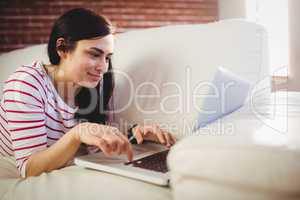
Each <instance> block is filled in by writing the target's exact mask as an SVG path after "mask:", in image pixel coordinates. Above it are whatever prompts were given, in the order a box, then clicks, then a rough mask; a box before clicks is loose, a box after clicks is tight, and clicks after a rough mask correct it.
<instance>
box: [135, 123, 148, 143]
mask: <svg viewBox="0 0 300 200" xmlns="http://www.w3.org/2000/svg"><path fill="white" fill-rule="evenodd" d="M144 131H145V130H144V127H143V130H141V127H140V126H136V127H135V128H134V129H133V132H134V137H135V139H136V141H137V143H138V144H141V143H143V141H144V136H143V132H144Z"/></svg>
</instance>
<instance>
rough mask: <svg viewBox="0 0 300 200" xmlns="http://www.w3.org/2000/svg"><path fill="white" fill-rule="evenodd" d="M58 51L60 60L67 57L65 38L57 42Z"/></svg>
mask: <svg viewBox="0 0 300 200" xmlns="http://www.w3.org/2000/svg"><path fill="white" fill-rule="evenodd" d="M56 51H57V54H58V55H59V57H60V58H65V57H66V55H67V45H66V41H65V39H64V38H58V39H57V40H56Z"/></svg>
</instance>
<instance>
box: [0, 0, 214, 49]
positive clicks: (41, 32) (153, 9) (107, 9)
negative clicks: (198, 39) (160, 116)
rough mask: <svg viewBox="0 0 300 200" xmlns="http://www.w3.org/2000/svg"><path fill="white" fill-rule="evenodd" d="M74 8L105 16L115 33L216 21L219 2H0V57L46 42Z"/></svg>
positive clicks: (22, 0) (29, 0)
mask: <svg viewBox="0 0 300 200" xmlns="http://www.w3.org/2000/svg"><path fill="white" fill-rule="evenodd" d="M75 7H86V8H89V9H92V10H94V11H95V12H98V13H101V14H104V15H106V16H108V17H109V18H110V19H111V21H112V22H113V24H114V25H115V26H116V27H117V32H123V31H126V30H130V29H138V28H147V27H156V26H163V25H169V24H189V23H207V22H211V21H216V20H217V19H218V0H52V1H50V0H26V1H25V0H1V1H0V53H1V52H7V51H10V50H13V49H17V48H23V47H25V46H28V45H32V44H39V43H45V42H47V40H48V35H49V34H50V30H51V26H52V24H53V21H54V20H55V19H56V18H57V17H58V16H60V15H61V14H62V13H64V12H65V11H67V10H69V9H71V8H75Z"/></svg>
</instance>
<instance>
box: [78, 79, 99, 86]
mask: <svg viewBox="0 0 300 200" xmlns="http://www.w3.org/2000/svg"><path fill="white" fill-rule="evenodd" d="M98 83H99V81H82V82H80V83H78V85H80V86H81V87H86V88H95V87H96V86H97V85H98Z"/></svg>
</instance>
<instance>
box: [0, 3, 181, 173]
mask: <svg viewBox="0 0 300 200" xmlns="http://www.w3.org/2000/svg"><path fill="white" fill-rule="evenodd" d="M113 50H114V37H113V28H112V25H111V23H110V22H109V20H108V19H106V18H105V17H103V16H99V15H97V14H95V13H93V12H92V11H90V10H86V9H81V8H78V9H73V10H70V11H68V12H67V13H65V14H64V15H62V16H61V17H60V18H59V19H58V20H57V21H56V22H55V24H54V26H53V28H52V32H51V34H50V39H49V42H48V56H49V60H50V63H51V64H50V65H45V64H43V63H42V62H39V61H37V62H34V63H33V64H32V65H28V66H22V67H20V68H18V69H17V70H16V71H15V73H14V74H12V75H11V76H10V77H9V79H8V80H7V81H6V82H5V86H4V90H3V98H2V100H1V104H0V106H1V108H0V133H1V134H0V147H1V148H0V153H1V154H2V156H14V157H15V159H16V165H17V167H18V169H19V170H20V174H21V176H22V177H28V176H36V175H40V174H41V173H43V172H49V171H51V170H54V169H58V168H61V167H64V166H65V165H66V164H67V163H68V162H69V161H70V160H72V158H73V157H74V155H75V153H76V152H77V151H78V149H79V147H80V145H81V144H86V145H87V146H92V147H97V148H99V149H100V150H101V151H103V152H104V153H105V154H106V155H113V154H126V155H127V157H128V159H129V160H132V159H133V153H132V147H131V144H130V142H129V140H128V138H127V137H126V135H125V134H123V133H121V132H120V131H119V130H118V129H117V128H115V127H111V126H109V125H108V123H107V122H108V116H107V115H108V114H107V112H106V111H107V110H109V109H110V108H109V102H110V99H111V96H112V92H113V87H114V79H113V71H112V65H111V56H112V54H113ZM83 120H85V122H82V121H83ZM132 133H133V135H134V136H135V139H136V140H137V142H138V143H142V142H143V140H151V141H156V142H159V143H161V144H165V145H167V146H171V145H173V144H174V143H175V138H174V137H173V136H172V135H171V134H169V133H167V132H164V131H163V130H161V129H160V128H159V127H158V126H154V125H153V126H152V125H150V126H142V125H137V126H135V127H134V128H132Z"/></svg>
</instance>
